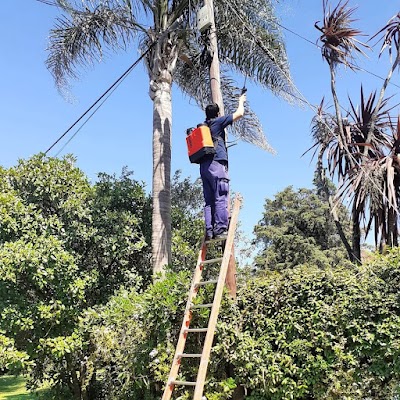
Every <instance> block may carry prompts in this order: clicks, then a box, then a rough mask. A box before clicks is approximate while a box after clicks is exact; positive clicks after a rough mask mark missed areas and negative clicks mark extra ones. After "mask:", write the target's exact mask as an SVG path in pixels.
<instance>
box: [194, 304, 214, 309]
mask: <svg viewBox="0 0 400 400" xmlns="http://www.w3.org/2000/svg"><path fill="white" fill-rule="evenodd" d="M213 304H214V303H208V304H192V305H191V306H190V308H192V309H193V308H211V307H212V306H213Z"/></svg>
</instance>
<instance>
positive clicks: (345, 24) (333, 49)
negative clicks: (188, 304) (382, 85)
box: [314, 0, 368, 69]
mask: <svg viewBox="0 0 400 400" xmlns="http://www.w3.org/2000/svg"><path fill="white" fill-rule="evenodd" d="M348 3H349V0H346V1H345V2H342V1H339V3H338V4H337V6H336V7H335V8H334V9H333V10H332V11H331V8H330V6H329V4H328V0H324V2H323V12H324V21H323V25H322V26H321V27H320V26H318V22H319V21H317V22H316V23H315V25H314V26H315V27H316V28H317V29H318V30H319V31H320V32H321V33H322V35H321V36H320V38H319V40H320V41H321V43H322V56H323V57H324V58H325V60H326V61H327V62H328V64H330V65H332V66H333V67H335V66H336V65H338V64H344V65H346V66H348V67H350V68H351V69H355V66H354V64H353V62H352V61H353V60H354V57H353V53H354V52H356V53H359V54H362V55H365V53H364V52H363V51H362V49H361V46H362V47H365V48H368V46H367V45H366V44H365V43H362V42H360V41H359V40H358V39H356V36H359V35H361V32H360V31H359V30H357V29H354V28H352V27H351V24H352V23H353V22H354V20H353V19H351V16H352V14H353V13H354V11H355V10H356V9H355V8H348V7H347V5H348Z"/></svg>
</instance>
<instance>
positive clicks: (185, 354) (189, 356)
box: [176, 353, 201, 358]
mask: <svg viewBox="0 0 400 400" xmlns="http://www.w3.org/2000/svg"><path fill="white" fill-rule="evenodd" d="M200 357H201V354H190V353H182V354H178V355H177V356H176V358H200Z"/></svg>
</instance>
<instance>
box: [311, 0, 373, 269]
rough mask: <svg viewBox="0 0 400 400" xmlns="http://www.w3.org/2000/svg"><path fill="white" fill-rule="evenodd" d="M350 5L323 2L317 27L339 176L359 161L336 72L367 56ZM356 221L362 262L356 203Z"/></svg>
mask: <svg viewBox="0 0 400 400" xmlns="http://www.w3.org/2000/svg"><path fill="white" fill-rule="evenodd" d="M348 3H349V1H348V0H347V1H342V0H340V1H339V2H338V4H337V6H336V7H335V8H333V9H331V7H330V6H329V2H328V0H323V12H324V20H323V24H322V26H321V27H320V26H318V22H317V23H315V27H316V28H317V29H318V30H319V31H320V32H321V37H320V41H321V43H322V46H321V50H322V56H323V58H324V60H325V61H326V62H327V63H328V65H329V70H330V75H331V93H332V97H333V102H334V105H335V112H336V134H337V140H338V144H339V149H338V155H339V160H338V163H337V164H336V165H337V166H338V167H339V173H340V172H342V171H341V167H342V165H345V168H346V170H348V169H354V168H355V167H356V165H357V160H356V159H354V157H353V154H352V151H351V148H349V143H348V135H347V132H346V131H345V124H344V123H343V117H342V113H341V110H340V103H339V99H338V96H337V91H336V69H337V67H338V66H339V65H344V66H346V67H349V68H351V69H354V68H355V67H354V64H353V59H354V54H355V53H360V54H364V53H363V51H362V50H361V46H366V45H364V44H363V43H361V42H360V41H359V40H357V39H356V37H357V36H358V35H360V33H361V32H360V31H358V30H356V29H354V28H352V26H351V24H352V22H353V21H354V20H352V19H351V18H352V14H353V13H354V11H355V9H354V8H350V7H348ZM352 219H353V249H352V257H351V258H352V259H353V260H354V261H358V262H359V260H360V259H361V248H360V245H359V243H360V238H361V231H360V223H359V219H360V212H359V208H357V207H356V206H355V203H353V210H352Z"/></svg>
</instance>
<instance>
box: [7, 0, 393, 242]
mask: <svg viewBox="0 0 400 400" xmlns="http://www.w3.org/2000/svg"><path fill="white" fill-rule="evenodd" d="M350 3H351V5H352V6H357V7H358V9H357V11H356V12H355V14H354V15H355V18H357V20H358V21H356V22H355V24H354V26H355V27H357V28H358V29H360V30H361V31H363V32H365V33H366V34H368V35H371V34H374V33H376V32H377V31H378V30H379V29H380V28H381V27H383V26H384V25H385V24H386V22H387V21H388V20H389V18H391V17H392V16H393V15H395V14H396V13H397V12H399V9H400V7H399V4H398V2H397V1H393V0H381V1H380V2H377V1H376V0H363V1H361V0H358V1H355V0H351V2H350ZM278 13H279V15H280V17H281V23H282V25H283V26H285V27H286V28H289V29H291V30H293V31H295V32H296V33H298V34H300V35H302V36H304V37H305V38H307V39H309V40H311V41H312V42H314V43H315V42H316V40H317V38H318V36H319V35H318V31H317V30H316V29H315V28H314V23H315V22H316V21H318V20H321V19H322V18H323V15H322V0H287V1H283V2H282V4H281V5H280V6H279V8H278ZM0 16H1V20H2V24H0V35H1V36H0V37H2V41H1V58H0V76H1V78H0V89H1V91H0V93H1V96H0V134H1V145H0V165H2V166H4V167H10V166H13V165H15V164H16V163H17V161H18V159H20V158H28V157H30V156H32V155H33V154H35V153H38V152H41V151H45V150H46V149H47V148H48V147H49V146H50V145H51V144H52V143H53V142H54V141H55V140H56V139H57V138H58V137H59V136H60V135H61V134H62V133H63V132H64V131H65V130H66V129H67V128H68V127H69V126H70V125H71V124H72V123H73V122H74V121H75V120H76V119H77V118H78V117H79V116H80V115H81V114H82V113H83V112H84V111H85V110H86V109H87V108H88V107H89V106H90V105H91V104H92V103H93V102H94V100H96V99H97V97H98V96H100V95H101V94H102V93H103V92H104V90H105V89H107V88H108V87H109V86H110V85H111V84H112V83H113V82H114V81H115V80H116V79H117V78H118V77H119V76H120V75H121V74H122V73H123V72H124V71H125V70H126V69H127V68H128V67H129V66H130V65H131V64H132V63H133V61H135V60H136V59H137V57H138V56H139V55H138V53H137V51H136V50H135V48H133V47H132V48H130V49H129V50H128V52H126V53H124V52H122V53H118V54H109V55H108V57H105V58H104V60H103V61H102V62H101V63H100V64H96V65H93V68H91V69H88V70H83V71H82V72H81V74H80V79H79V80H78V81H72V82H71V83H72V86H71V100H72V101H69V102H68V101H66V100H65V98H63V97H62V96H61V95H60V94H59V93H58V92H57V89H56V88H55V86H54V81H53V78H52V76H51V74H50V73H49V72H48V70H47V69H46V66H45V60H46V57H47V53H46V46H47V43H48V34H49V30H50V29H51V28H52V26H53V23H54V19H55V17H56V16H57V10H56V9H55V8H53V7H49V6H46V5H44V4H41V3H38V2H36V1H34V0H24V1H15V0H3V1H2V7H1V9H0ZM283 34H284V37H285V41H286V45H287V52H288V57H289V62H290V67H291V73H292V77H293V80H294V82H295V84H296V85H297V88H298V89H299V90H300V92H301V93H302V94H303V96H304V97H305V98H306V99H307V101H308V102H309V103H310V104H313V105H317V104H319V103H320V101H321V99H322V97H324V96H325V98H326V101H328V103H329V104H332V102H331V97H330V90H329V85H330V81H329V71H328V66H327V65H326V64H325V63H324V62H323V60H322V57H321V54H320V51H319V49H318V48H316V47H315V46H313V45H312V44H310V43H308V42H306V41H304V40H302V39H300V38H299V37H297V36H295V35H293V34H292V33H290V32H288V31H286V30H283ZM378 53H379V51H378V48H376V49H374V50H373V51H370V52H368V55H369V58H368V59H359V60H358V61H357V62H358V64H359V66H360V67H362V68H363V69H365V70H368V71H370V72H373V73H375V74H378V75H381V76H385V75H386V73H387V70H388V55H387V53H385V54H384V55H383V56H382V58H381V59H380V60H378ZM393 82H394V83H396V84H397V85H400V81H399V76H398V74H397V73H396V74H395V76H394V77H393ZM361 83H362V84H363V87H364V90H365V92H367V93H368V92H369V91H371V90H375V89H378V90H379V89H380V87H381V85H382V81H381V80H379V79H378V78H375V77H373V76H371V75H369V74H367V73H365V72H356V73H354V72H352V71H350V70H346V69H341V70H340V71H339V76H338V87H339V96H340V97H341V98H342V99H343V101H342V103H343V104H347V101H346V99H347V96H348V95H349V96H351V97H352V98H353V99H355V100H356V101H357V100H358V99H359V92H360V85H361ZM238 84H239V86H241V85H242V84H243V80H239V82H238ZM397 89H398V87H395V86H391V87H390V90H389V93H390V94H395V93H396V92H397ZM247 98H248V100H249V102H250V103H251V106H252V107H253V108H254V110H255V111H256V112H257V114H258V116H259V118H260V120H261V122H262V124H263V127H264V131H265V134H266V137H267V139H268V141H269V143H270V144H271V145H272V146H273V148H274V149H275V150H276V151H277V155H274V156H273V155H271V154H269V153H266V152H265V151H262V150H260V149H258V148H257V147H255V146H252V145H249V144H246V143H243V142H240V143H239V144H238V145H237V146H234V147H232V149H231V150H230V176H231V182H232V189H233V190H234V191H235V192H240V193H241V194H242V196H243V198H244V207H243V209H242V212H241V216H240V220H241V225H242V227H243V229H244V231H245V233H247V234H249V235H250V234H251V232H252V230H253V227H254V225H255V224H256V223H257V222H258V221H259V220H260V218H261V217H262V212H263V205H264V201H265V198H273V196H274V195H275V194H276V193H277V192H279V191H281V190H282V189H284V188H285V187H287V186H289V185H293V186H294V187H295V188H300V187H311V186H312V179H313V162H312V160H311V155H310V154H308V155H306V156H304V157H301V155H302V154H303V153H304V152H305V151H306V150H307V149H308V148H309V147H310V146H311V135H310V123H311V119H312V117H313V115H314V112H313V110H312V109H311V108H310V107H307V106H303V107H298V106H293V105H289V104H287V103H286V102H285V101H284V100H281V99H279V98H276V97H275V96H273V95H272V94H271V93H270V92H268V91H266V90H262V89H259V88H256V87H254V86H253V85H252V84H251V82H248V95H247ZM393 102H394V103H396V102H399V100H398V96H397V97H395V98H394V100H393ZM227 111H230V110H227ZM231 111H234V110H231ZM398 111H399V110H398V108H395V109H394V114H396V113H398ZM202 119H203V112H202V111H201V110H200V109H199V108H198V107H197V106H196V105H195V104H194V103H193V102H190V101H189V99H188V98H185V97H183V96H182V95H181V93H180V92H179V90H178V89H177V88H174V91H173V143H172V146H173V148H172V169H173V171H175V170H177V169H180V170H182V173H183V175H184V176H191V177H192V178H193V179H194V178H196V177H198V167H197V166H196V165H191V164H190V163H189V161H188V159H187V154H186V147H185V130H186V128H187V127H189V126H193V125H195V124H197V123H198V122H201V121H202ZM72 132H74V130H73V131H72ZM151 136H152V104H151V101H150V98H149V97H148V78H147V74H146V71H145V69H144V66H143V65H139V66H138V67H137V68H136V69H135V70H134V71H133V72H132V73H131V74H130V75H129V77H128V78H127V79H126V80H125V81H124V82H123V83H122V84H121V86H120V87H119V88H118V89H117V90H116V91H115V92H114V94H113V95H112V96H111V97H110V98H109V99H108V100H107V102H106V103H105V104H104V105H103V106H102V108H101V109H100V110H99V111H98V112H97V113H96V114H95V115H94V116H93V117H92V119H91V120H90V121H89V122H88V123H87V124H86V125H85V126H84V127H83V129H82V130H81V131H80V132H79V133H78V134H77V136H76V137H75V138H74V140H72V141H71V143H70V144H69V145H68V146H67V147H66V148H65V149H64V150H63V151H62V152H61V153H60V155H63V154H66V153H72V154H74V155H75V156H76V157H77V165H78V166H79V167H80V168H81V169H82V170H83V171H84V172H85V173H86V174H87V176H88V177H89V179H90V180H91V181H95V180H96V174H97V173H98V172H108V173H111V174H112V173H116V174H117V175H118V174H119V173H120V172H121V169H122V167H123V166H128V167H129V169H130V170H133V171H134V177H135V178H136V179H138V180H143V181H145V182H146V183H147V188H148V190H149V191H150V188H151V169H152V160H151V143H152V142H151ZM68 137H69V136H68ZM63 143H65V141H64V142H62V144H63ZM62 144H61V145H59V146H57V147H55V149H54V151H52V152H51V153H50V154H49V155H56V154H57V152H58V151H59V150H60V149H61V147H62Z"/></svg>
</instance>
